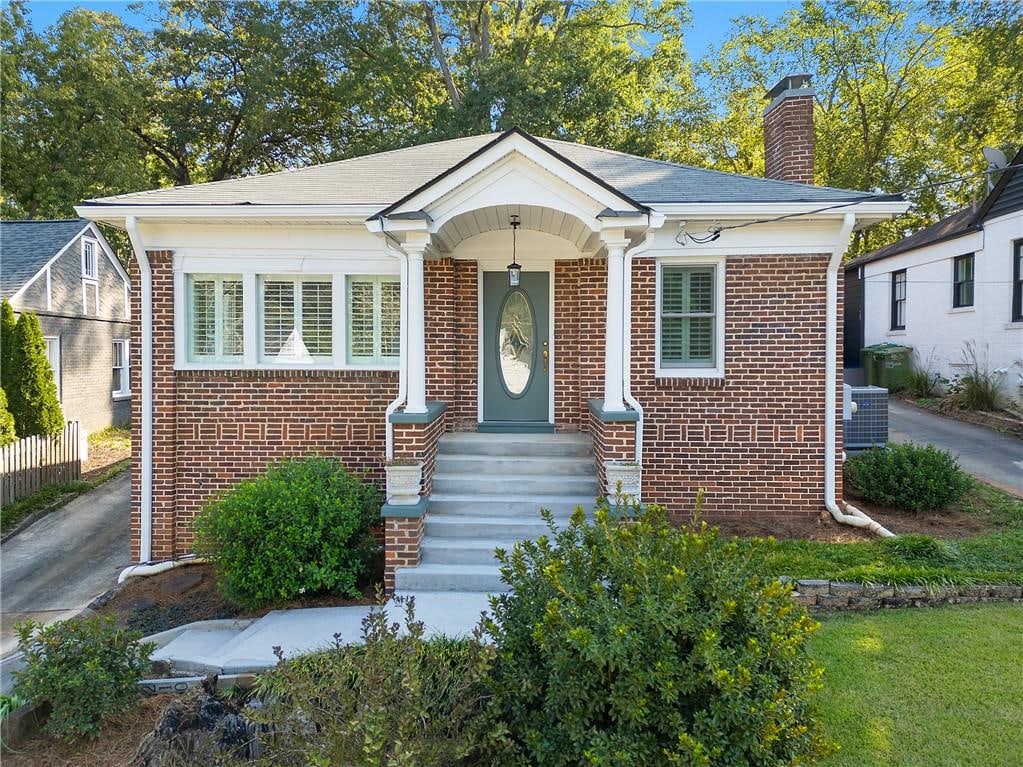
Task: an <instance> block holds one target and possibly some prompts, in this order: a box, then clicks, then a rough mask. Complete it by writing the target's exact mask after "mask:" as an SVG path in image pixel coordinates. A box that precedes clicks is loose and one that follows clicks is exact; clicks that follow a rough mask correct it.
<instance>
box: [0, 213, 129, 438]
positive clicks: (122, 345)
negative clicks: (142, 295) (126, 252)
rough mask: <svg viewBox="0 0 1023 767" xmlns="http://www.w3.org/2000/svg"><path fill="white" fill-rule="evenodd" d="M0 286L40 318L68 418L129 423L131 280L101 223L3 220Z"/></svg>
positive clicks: (89, 425)
mask: <svg viewBox="0 0 1023 767" xmlns="http://www.w3.org/2000/svg"><path fill="white" fill-rule="evenodd" d="M0 293H2V295H3V297H4V298H6V299H7V300H8V301H10V302H11V306H12V307H13V308H14V311H15V313H16V314H17V313H20V312H21V311H25V310H30V311H33V312H35V314H36V315H37V316H38V317H39V324H40V325H41V326H42V329H43V335H44V336H45V337H46V345H47V352H48V355H49V358H50V364H51V365H52V366H53V371H54V377H55V379H56V382H57V393H58V396H59V397H60V404H61V407H62V408H63V410H64V417H65V418H66V419H68V420H76V421H79V422H80V424H81V428H82V430H83V431H85V432H88V433H92V432H95V431H98V430H100V429H103V428H106V427H107V426H110V425H112V424H124V423H127V422H128V421H129V419H130V417H131V373H130V366H131V359H130V354H129V347H130V344H129V339H130V338H131V322H130V319H131V315H130V307H131V303H130V299H129V293H130V283H129V280H128V275H127V274H126V273H125V271H124V268H123V267H122V266H121V264H120V263H119V262H118V260H117V256H116V255H115V254H114V251H113V250H112V249H111V248H110V245H109V244H108V243H107V241H106V240H104V239H103V235H102V234H100V232H99V229H97V228H96V225H95V224H92V223H90V222H88V221H86V220H85V219H81V218H75V219H70V220H66V221H4V222H0Z"/></svg>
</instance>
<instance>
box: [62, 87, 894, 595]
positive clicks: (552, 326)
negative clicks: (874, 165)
mask: <svg viewBox="0 0 1023 767" xmlns="http://www.w3.org/2000/svg"><path fill="white" fill-rule="evenodd" d="M769 95H770V98H772V99H773V102H772V104H771V106H769V107H768V110H767V112H766V118H765V119H766V123H767V126H768V136H769V139H768V149H769V152H770V153H771V154H772V155H774V156H773V157H772V158H771V160H770V161H769V163H768V167H769V168H772V169H774V171H775V173H776V178H772V179H760V178H751V177H746V176H738V175H733V174H727V173H720V172H715V171H709V170H704V169H699V168H693V167H686V166H681V165H675V164H672V163H668V162H662V161H657V160H650V159H645V158H640V157H634V156H630V155H626V154H622V153H619V152H613V151H608V150H603V149H598V148H595V147H589V146H583V145H579V144H572V143H567V142H563V141H555V140H549V139H539V138H535V137H533V136H530V135H528V134H527V133H525V132H523V131H521V130H518V129H514V130H510V131H506V132H504V133H495V134H489V135H482V136H471V137H467V138H462V139H455V140H450V141H442V142H438V143H432V144H425V145H421V146H414V147H409V148H407V149H401V150H396V151H392V152H384V153H381V154H376V155H371V156H366V157H358V158H354V159H350V160H343V161H340V162H335V163H329V164H325V165H318V166H312V167H308V168H302V169H299V170H294V171H285V172H281V173H275V174H269V175H263V176H256V177H250V178H242V179H237V180H232V181H224V182H219V183H211V184H200V185H195V186H189V187H179V188H173V189H161V190H154V191H150V192H142V193H138V194H129V195H122V196H119V197H111V198H105V199H101V200H93V201H89V202H87V203H85V204H83V205H82V206H80V207H79V212H80V213H81V214H82V215H84V216H86V217H88V218H91V219H93V220H96V221H103V222H106V223H110V224H113V225H115V226H119V227H123V228H124V229H126V230H127V232H128V234H129V236H130V238H131V241H132V243H133V247H134V249H135V255H136V259H137V262H138V263H137V266H136V274H135V275H134V278H135V279H136V280H138V283H139V288H138V289H139V294H140V296H141V307H142V311H141V312H140V315H139V320H138V321H137V322H136V323H134V326H133V331H134V332H133V344H134V345H135V347H136V348H137V350H138V354H139V355H140V359H141V360H142V371H141V387H142V393H143V396H142V397H140V398H138V401H137V402H136V404H135V418H134V424H135V426H136V432H137V433H136V439H135V440H134V442H133V444H134V445H136V446H137V451H138V452H137V455H136V457H137V458H138V460H137V461H136V468H135V475H134V477H133V525H134V529H133V540H134V556H135V557H136V558H137V559H139V560H140V561H153V560H158V559H166V558H171V557H176V556H179V555H182V554H185V553H187V552H188V550H189V543H190V532H189V524H190V520H191V519H192V517H193V516H194V515H195V513H196V512H197V511H198V510H199V509H200V508H201V506H202V505H203V503H204V502H205V501H206V500H207V499H208V498H209V497H210V496H211V494H214V493H216V492H218V491H221V490H223V489H224V488H227V487H229V486H230V485H232V484H233V483H235V482H237V481H238V480H240V479H242V478H244V477H248V476H252V475H254V474H257V473H259V472H261V471H262V470H263V469H264V467H265V466H266V465H267V463H268V462H269V461H271V460H273V459H276V458H280V457H283V456H295V455H305V454H309V453H313V452H321V453H327V454H331V455H336V456H339V457H340V458H341V459H343V460H344V462H345V463H346V464H348V465H349V466H351V467H354V468H357V469H362V470H365V471H366V472H368V474H369V476H370V477H372V478H373V479H374V480H375V481H377V482H379V483H380V485H381V487H382V488H383V487H385V486H386V489H387V503H386V504H385V505H384V506H383V508H382V511H381V513H382V516H383V517H384V523H385V539H386V543H385V549H386V580H387V585H388V587H392V588H394V587H396V588H398V589H417V590H424V589H451V588H465V589H472V588H476V589H491V588H497V587H499V586H500V584H499V582H498V580H497V569H496V567H495V564H494V561H493V547H494V545H496V544H501V543H503V544H506V545H507V544H508V543H510V542H511V541H513V540H515V539H517V538H522V537H525V536H529V535H534V534H536V533H537V532H539V530H540V529H541V528H540V527H539V519H538V516H537V513H536V512H537V510H538V508H539V507H540V506H545V507H548V508H550V509H551V510H552V511H553V512H554V513H555V515H556V516H557V515H567V514H568V513H569V511H570V510H571V509H572V508H573V507H574V506H575V505H577V504H584V505H587V506H590V505H592V503H593V499H594V498H595V496H597V495H598V494H601V493H606V492H610V491H613V489H614V488H615V487H617V483H618V482H619V481H622V482H623V483H624V487H625V488H626V489H627V490H629V491H630V492H632V493H633V494H636V495H639V496H641V497H642V499H643V500H644V501H648V502H657V503H660V504H663V505H665V506H666V507H667V508H668V509H669V510H670V512H671V513H673V514H675V515H678V517H679V518H683V517H684V516H685V515H687V514H689V513H690V512H691V509H692V505H693V501H694V499H695V496H696V493H697V490H698V488H704V489H705V493H706V505H705V512H706V513H707V514H708V515H709V516H744V515H758V516H767V517H771V516H776V517H782V516H790V515H817V514H820V513H821V511H822V510H824V509H825V508H826V507H829V508H832V509H833V510H834V511H835V512H837V513H841V512H840V510H839V509H838V506H837V505H836V502H839V503H840V498H841V480H840V472H839V471H838V468H839V460H840V459H839V457H838V456H836V453H835V445H836V444H841V433H840V431H841V419H840V418H836V417H835V414H836V408H837V407H839V406H840V403H839V404H838V405H836V399H837V394H836V393H837V386H838V384H839V382H838V381H837V378H836V362H837V346H836V344H837V343H838V333H837V320H838V318H839V317H840V315H841V305H840V301H839V295H840V293H839V290H838V283H839V269H838V265H839V263H840V260H841V256H842V254H843V253H844V251H845V248H846V246H847V243H848V241H849V238H850V235H851V232H852V230H853V228H854V227H858V226H865V225H869V224H871V223H874V222H877V221H879V220H882V219H885V218H888V217H890V216H892V215H895V214H898V213H901V212H903V211H904V210H905V208H906V205H905V203H902V202H900V201H897V200H896V201H893V200H892V198H891V197H881V196H875V195H870V194H864V193H861V192H851V191H847V190H840V189H831V188H823V187H814V186H812V185H810V182H811V181H812V141H813V116H812V114H813V96H812V91H811V90H810V89H809V87H808V85H807V83H806V80H805V78H787V79H786V80H785V81H783V83H782V84H780V86H779V88H777V89H775V90H774V91H772V92H771V93H770V94H769ZM781 216H784V218H781V219H779V217H781ZM762 219H770V220H769V221H762ZM730 227H737V228H730ZM719 230H720V231H719ZM509 267H517V268H509Z"/></svg>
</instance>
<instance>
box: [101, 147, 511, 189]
mask: <svg viewBox="0 0 1023 767" xmlns="http://www.w3.org/2000/svg"><path fill="white" fill-rule="evenodd" d="M498 135H500V133H478V134H475V135H472V136H459V137H457V138H447V139H441V140H440V141H427V142H426V143H425V144H412V145H411V146H403V147H398V148H397V149H385V150H384V151H382V152H370V153H369V154H360V155H356V156H354V157H345V158H344V159H341V160H330V161H328V162H315V163H312V164H311V165H303V166H302V167H300V168H282V169H281V170H273V171H270V172H269V173H256V174H255V175H252V176H237V177H235V178H222V179H219V180H217V181H201V182H199V183H197V184H182V185H181V186H162V187H158V188H156V189H143V190H142V191H140V192H124V193H122V194H115V195H111V196H109V197H97V198H94V199H96V200H117V199H121V198H124V197H132V196H136V195H140V194H155V193H157V192H163V191H165V190H167V189H195V188H196V187H211V186H215V185H217V184H230V183H234V182H237V181H244V180H247V179H257V178H269V177H270V176H283V175H288V174H291V173H298V172H301V171H304V170H309V169H310V168H326V167H330V166H334V165H341V164H343V163H346V162H353V161H354V160H362V159H365V158H367V157H383V156H385V155H390V154H397V153H398V152H407V151H408V150H410V149H421V148H422V147H427V146H437V145H438V144H451V143H453V142H456V141H464V140H465V139H470V138H487V137H491V136H498Z"/></svg>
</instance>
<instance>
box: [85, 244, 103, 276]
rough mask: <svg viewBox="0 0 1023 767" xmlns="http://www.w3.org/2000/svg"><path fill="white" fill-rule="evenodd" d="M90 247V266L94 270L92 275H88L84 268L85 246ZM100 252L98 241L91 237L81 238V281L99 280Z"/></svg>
mask: <svg viewBox="0 0 1023 767" xmlns="http://www.w3.org/2000/svg"><path fill="white" fill-rule="evenodd" d="M86 245H92V266H93V268H94V269H95V272H94V273H93V274H89V273H88V271H87V270H86V268H85V246H86ZM100 252H101V249H100V246H99V240H96V239H95V238H93V237H83V238H82V279H83V280H99V254H100Z"/></svg>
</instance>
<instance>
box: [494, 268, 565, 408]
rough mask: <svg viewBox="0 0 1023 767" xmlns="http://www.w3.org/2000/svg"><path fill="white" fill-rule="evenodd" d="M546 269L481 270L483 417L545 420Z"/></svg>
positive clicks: (548, 388) (548, 385) (547, 394)
mask: <svg viewBox="0 0 1023 767" xmlns="http://www.w3.org/2000/svg"><path fill="white" fill-rule="evenodd" d="M550 289H551V288H550V273H549V272H522V274H521V279H520V281H519V285H518V286H517V287H514V288H513V287H509V285H508V272H504V271H502V272H484V273H483V328H482V332H483V421H484V423H485V424H486V423H492V424H509V425H512V426H514V425H515V424H529V423H532V424H539V423H544V424H546V423H548V421H549V412H550V391H551V376H550V337H549V335H548V333H549V329H550Z"/></svg>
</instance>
